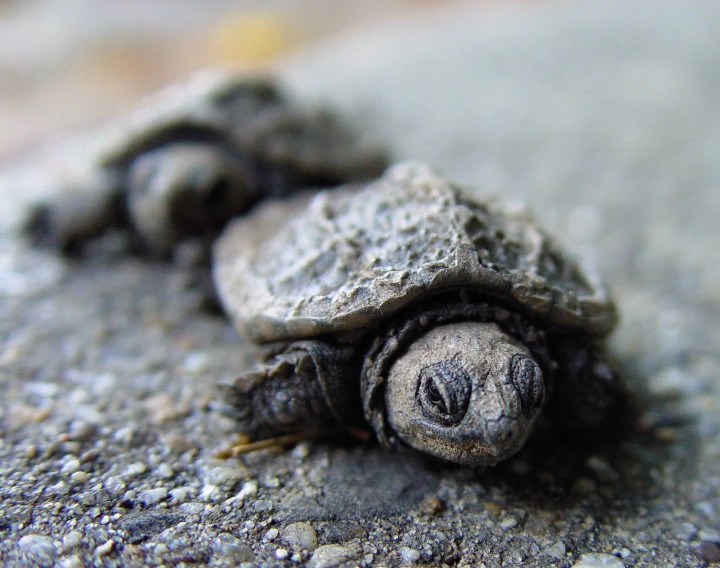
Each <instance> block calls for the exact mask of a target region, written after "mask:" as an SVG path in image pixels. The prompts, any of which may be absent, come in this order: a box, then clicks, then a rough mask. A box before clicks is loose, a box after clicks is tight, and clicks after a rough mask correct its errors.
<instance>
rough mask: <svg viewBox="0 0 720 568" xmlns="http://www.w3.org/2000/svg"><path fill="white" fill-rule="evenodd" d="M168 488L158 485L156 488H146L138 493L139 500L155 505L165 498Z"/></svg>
mask: <svg viewBox="0 0 720 568" xmlns="http://www.w3.org/2000/svg"><path fill="white" fill-rule="evenodd" d="M167 496H168V490H167V489H166V488H165V487H158V488H157V489H148V490H147V491H142V492H141V493H140V501H142V502H143V503H144V504H145V505H156V504H157V503H159V502H160V501H163V500H165V499H167Z"/></svg>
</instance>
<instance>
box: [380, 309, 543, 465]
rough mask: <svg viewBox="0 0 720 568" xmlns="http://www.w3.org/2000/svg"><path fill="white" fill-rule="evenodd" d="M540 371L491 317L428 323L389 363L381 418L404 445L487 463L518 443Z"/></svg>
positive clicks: (538, 393)
mask: <svg viewBox="0 0 720 568" xmlns="http://www.w3.org/2000/svg"><path fill="white" fill-rule="evenodd" d="M544 393H545V387H544V383H543V375H542V371H541V370H540V367H539V366H538V364H537V363H536V362H535V361H534V360H533V358H532V356H531V355H530V352H529V351H528V350H527V349H526V348H525V347H524V346H523V345H521V344H520V343H519V342H518V341H516V340H515V339H513V338H512V337H511V336H509V335H507V334H506V333H504V332H503V331H502V330H501V329H500V327H499V326H498V325H496V324H494V323H479V322H460V323H451V324H445V325H440V326H437V327H434V328H432V329H431V330H430V331H428V332H427V333H425V335H423V336H422V337H420V338H419V339H418V340H416V341H415V342H414V343H412V344H411V345H410V346H409V348H408V349H407V351H406V352H404V353H403V354H402V355H401V356H400V357H398V359H397V360H396V361H395V362H394V364H393V365H392V367H391V368H390V372H389V374H388V377H387V385H386V390H385V408H386V413H387V420H388V423H389V425H390V427H391V428H392V430H393V431H394V432H395V433H396V434H397V436H398V437H399V438H400V439H401V440H402V441H403V442H405V443H406V444H408V445H409V446H411V447H413V448H415V449H417V450H420V451H423V452H426V453H429V454H432V455H434V456H437V457H439V458H442V459H445V460H449V461H452V462H456V463H461V464H466V465H493V464H495V463H497V462H499V461H502V460H504V459H506V458H508V457H510V456H512V455H513V454H514V453H515V452H517V451H518V450H519V449H520V448H521V447H522V445H523V444H524V443H525V440H526V439H527V436H528V434H529V432H530V429H531V427H532V425H533V422H534V421H535V419H536V418H537V416H538V414H539V412H540V408H541V407H542V403H543V398H544Z"/></svg>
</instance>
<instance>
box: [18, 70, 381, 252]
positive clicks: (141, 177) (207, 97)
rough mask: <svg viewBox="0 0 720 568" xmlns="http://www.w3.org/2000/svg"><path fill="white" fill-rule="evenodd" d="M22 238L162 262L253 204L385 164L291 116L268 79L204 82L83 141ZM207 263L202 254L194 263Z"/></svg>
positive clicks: (349, 137)
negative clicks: (112, 246) (127, 248)
mask: <svg viewBox="0 0 720 568" xmlns="http://www.w3.org/2000/svg"><path fill="white" fill-rule="evenodd" d="M87 153H88V155H87V156H86V157H84V158H83V157H79V159H78V160H77V161H78V162H79V163H80V164H81V167H80V168H76V170H75V171H71V172H70V174H69V175H66V176H65V177H63V178H61V181H60V187H58V188H57V191H56V192H55V193H56V197H55V198H54V200H53V201H52V202H51V203H45V204H40V205H38V206H37V207H36V209H35V211H34V212H33V214H32V215H31V217H30V219H29V221H28V223H27V226H26V232H27V233H28V234H29V235H30V237H31V238H32V240H33V241H34V242H35V243H36V244H44V245H50V246H53V247H58V248H61V249H63V250H65V251H74V250H76V249H77V248H78V247H80V246H81V245H82V244H83V243H84V242H85V241H87V240H89V239H92V238H94V237H96V236H98V235H100V234H102V233H103V232H105V231H107V230H108V229H111V228H117V227H120V228H126V229H129V231H130V233H131V235H132V236H133V237H134V241H135V244H136V245H137V247H138V248H139V249H140V250H142V251H144V252H150V253H153V254H156V255H160V256H167V255H169V254H171V253H172V252H173V251H174V250H175V248H176V247H177V246H178V245H179V244H181V243H186V242H196V243H199V244H200V245H201V249H206V248H207V247H209V244H210V243H211V242H212V240H213V239H214V238H215V237H216V236H217V234H218V232H219V231H220V230H221V229H222V227H223V226H224V225H225V224H226V223H227V221H228V220H229V219H230V218H232V217H235V216H237V215H240V214H242V213H245V212H246V211H247V210H248V209H249V208H250V207H252V206H253V205H254V204H255V203H256V202H257V201H259V200H261V199H263V198H265V197H269V196H282V195H286V194H289V193H292V192H294V191H297V190H298V189H300V188H306V187H326V186H333V185H337V184H340V183H343V182H346V181H350V180H354V179H369V178H372V177H375V176H377V175H378V174H379V173H380V172H381V171H382V170H383V168H384V167H385V165H386V161H387V158H386V156H385V153H384V152H383V151H382V150H381V149H379V148H378V147H377V146H374V145H371V144H367V143H365V142H363V141H361V140H360V139H359V137H358V136H357V135H356V134H355V133H353V132H352V131H351V130H349V129H348V127H347V126H346V125H344V124H342V123H341V122H340V121H339V119H338V118H337V117H335V116H334V115H331V114H329V113H327V112H325V111H309V110H307V109H301V108H298V107H297V106H293V105H291V104H290V102H289V101H288V100H287V99H286V97H285V96H284V95H283V94H282V93H281V92H280V91H279V89H278V88H277V87H276V86H275V85H274V84H273V82H272V81H270V80H269V79H259V78H247V77H241V76H240V77H239V76H234V75H228V74H222V73H202V74H198V75H196V76H194V77H192V78H191V79H190V80H188V81H187V82H185V83H183V84H178V85H174V86H171V87H169V88H167V89H166V90H164V91H162V92H160V93H159V94H157V95H156V96H155V97H154V98H153V99H152V100H151V101H148V103H147V104H145V105H144V106H142V107H141V108H139V109H138V110H136V111H135V112H133V113H131V114H130V115H128V116H126V117H123V118H122V119H121V120H119V121H117V123H115V124H111V125H109V126H108V127H107V128H105V129H104V130H103V131H101V132H98V133H97V135H96V136H95V137H93V138H91V139H90V141H89V143H88V149H87ZM200 256H201V257H202V256H205V257H206V256H207V255H202V254H201V255H200Z"/></svg>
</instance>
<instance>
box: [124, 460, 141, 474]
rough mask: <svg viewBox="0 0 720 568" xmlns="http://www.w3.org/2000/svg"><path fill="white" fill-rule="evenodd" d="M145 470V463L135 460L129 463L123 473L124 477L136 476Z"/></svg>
mask: <svg viewBox="0 0 720 568" xmlns="http://www.w3.org/2000/svg"><path fill="white" fill-rule="evenodd" d="M146 471H147V465H145V464H144V463H143V462H135V463H131V464H130V465H129V466H127V467H126V468H125V471H124V473H123V475H124V476H125V477H136V476H138V475H142V474H143V473H145V472H146Z"/></svg>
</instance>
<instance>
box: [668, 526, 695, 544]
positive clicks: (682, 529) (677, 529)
mask: <svg viewBox="0 0 720 568" xmlns="http://www.w3.org/2000/svg"><path fill="white" fill-rule="evenodd" d="M697 532H698V530H697V528H696V527H695V525H692V524H690V523H678V524H677V525H675V526H674V527H673V533H674V534H675V536H676V537H677V538H679V539H680V540H684V541H686V542H690V541H691V540H692V539H693V538H695V535H696V534H697Z"/></svg>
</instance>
